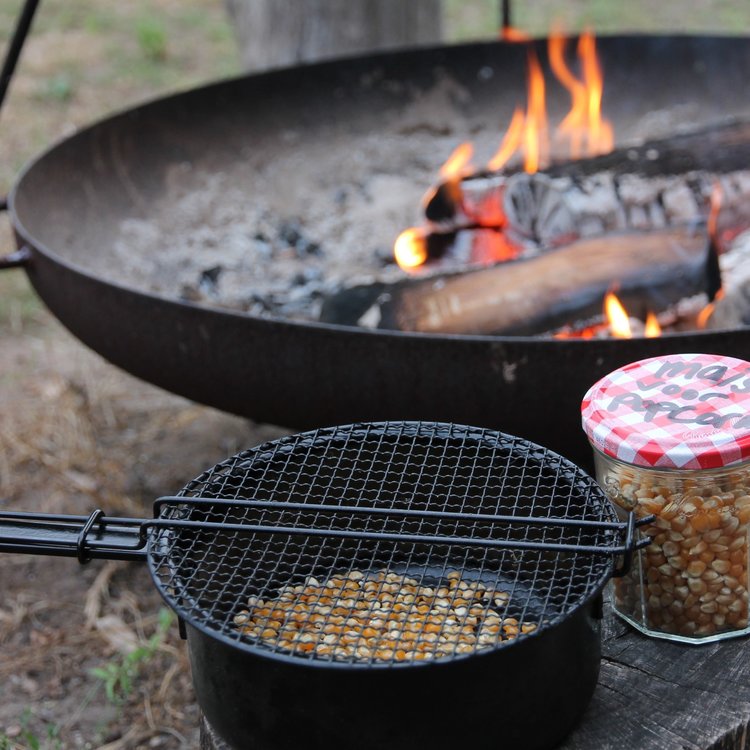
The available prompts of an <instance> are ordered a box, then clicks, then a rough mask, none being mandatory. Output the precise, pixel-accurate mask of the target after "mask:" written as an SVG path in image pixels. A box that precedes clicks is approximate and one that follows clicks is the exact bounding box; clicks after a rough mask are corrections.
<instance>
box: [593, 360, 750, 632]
mask: <svg viewBox="0 0 750 750" xmlns="http://www.w3.org/2000/svg"><path fill="white" fill-rule="evenodd" d="M582 415H583V427H584V430H585V432H586V434H587V435H588V438H589V441H590V442H591V444H592V446H593V448H594V459H595V466H596V476H597V480H598V481H599V483H600V484H601V485H602V487H603V488H604V490H605V492H606V493H607V494H608V495H609V497H610V498H611V500H612V501H613V502H614V503H615V505H616V506H617V507H618V509H619V510H620V511H621V512H622V513H623V514H624V513H626V512H627V511H631V510H632V511H634V513H635V514H636V516H637V517H641V518H643V517H646V516H651V515H653V516H654V519H653V521H652V522H650V523H647V524H646V525H645V526H643V527H641V533H643V534H646V535H647V536H648V537H649V539H650V544H649V545H648V546H647V547H645V548H644V549H642V550H640V551H639V552H638V553H636V556H635V558H634V562H633V565H632V566H631V568H630V571H629V572H628V573H627V574H626V575H625V576H624V577H622V578H617V579H614V581H613V587H614V591H613V606H614V609H615V612H616V613H617V614H618V615H619V616H620V617H622V618H623V619H625V620H627V621H628V622H629V623H630V624H631V625H633V626H634V627H636V628H638V629H639V630H641V631H642V632H644V633H646V634H648V635H652V636H656V637H659V638H667V639H670V640H675V641H683V642H688V643H705V642H709V641H716V640H720V639H722V638H730V637H733V636H738V635H744V634H746V633H749V632H750V628H749V627H748V581H747V577H748V567H749V566H748V549H749V547H748V529H750V362H745V361H743V360H739V359H734V358H731V357H721V356H717V355H710V354H677V355H663V356H659V357H653V358H651V359H645V360H642V361H640V362H634V363H633V364H630V365H626V366H625V367H622V368H620V369H619V370H615V371H614V372H612V373H610V374H609V375H607V376H606V377H605V378H603V379H602V380H600V381H599V382H598V383H596V385H594V386H593V387H592V388H591V389H590V390H589V392H588V393H587V394H586V396H585V398H584V400H583V404H582Z"/></svg>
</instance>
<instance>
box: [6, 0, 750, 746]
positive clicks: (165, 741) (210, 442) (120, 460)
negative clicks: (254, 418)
mask: <svg viewBox="0 0 750 750" xmlns="http://www.w3.org/2000/svg"><path fill="white" fill-rule="evenodd" d="M453 5H456V3H454V4H453ZM486 5H488V6H489V5H492V8H493V9H494V7H495V5H494V4H486ZM538 5H544V4H543V3H540V4H538ZM547 5H549V3H547ZM581 5H582V3H570V4H569V6H570V7H571V8H576V9H579V10H580V8H579V6H581ZM606 5H607V3H606V2H604V1H603V0H600V2H598V3H593V4H592V6H593V7H595V8H596V9H597V12H601V13H602V14H604V12H605V11H606V10H607V9H606V7H605V6H606ZM625 5H627V6H628V7H629V6H630V4H625ZM671 5H672V6H681V4H680V3H672V4H671ZM695 5H696V7H699V10H700V13H701V14H704V15H705V14H708V13H709V10H710V9H709V6H712V7H714V10H715V12H714V13H713V15H712V16H711V18H712V19H713V20H714V21H715V20H716V19H717V18H719V17H720V15H721V12H723V13H725V15H726V16H727V19H728V20H727V22H726V24H725V27H726V29H727V30H732V29H733V28H736V24H739V23H743V22H744V21H745V20H750V19H740V18H739V17H738V16H739V15H740V12H739V11H738V10H736V7H737V4H736V3H727V2H720V1H719V0H716V2H714V3H709V2H707V1H706V2H701V3H695ZM19 7H20V2H15V0H0V43H2V44H3V45H4V43H5V41H7V33H8V32H9V30H10V28H11V26H12V23H13V19H14V18H15V14H16V12H17V10H18V8H19ZM535 7H536V6H535ZM545 7H546V6H545ZM493 12H494V10H493ZM746 15H750V14H746ZM485 16H487V9H486V8H484V9H483V10H482V12H481V13H479V14H478V15H477V18H483V17H485ZM730 16H731V18H730ZM701 17H702V16H701ZM576 18H578V17H577V16H576ZM464 20H465V21H466V23H467V24H469V22H471V23H474V24H476V23H477V21H476V18H474V16H472V15H471V14H467V15H466V17H465V19H464ZM679 20H680V24H682V22H683V21H684V19H683V18H682V16H680V19H679ZM483 22H484V21H483ZM467 28H468V26H467ZM474 28H475V26H471V29H470V30H468V31H466V33H467V35H468V34H470V33H471V31H472V30H473V29H474ZM237 61H238V56H237V54H236V50H235V49H234V45H233V40H232V37H231V33H230V31H229V29H228V27H227V24H226V21H225V19H224V16H223V10H222V7H221V3H220V2H218V1H217V2H209V1H208V0H159V1H158V2H152V3H147V2H141V0H120V2H118V3H116V4H115V3H102V2H94V1H93V0H47V1H46V2H44V3H42V4H41V10H40V13H39V18H38V21H37V23H36V25H35V30H34V35H33V37H32V39H31V40H30V42H29V44H28V47H27V49H26V50H25V53H24V57H23V59H22V62H21V65H20V68H19V73H18V76H17V78H16V79H14V82H13V87H12V92H11V95H10V96H9V97H8V100H7V102H6V104H5V106H4V108H3V111H2V114H1V115H0V194H4V193H5V191H7V190H8V189H9V187H10V185H11V183H12V179H13V176H14V175H15V174H16V173H17V171H18V170H19V169H20V167H21V165H22V164H23V162H24V161H25V160H26V159H27V158H29V157H30V156H31V155H32V154H34V153H36V152H38V151H39V149H41V148H42V147H43V146H45V145H47V144H49V143H51V142H52V141H54V140H55V139H56V138H59V137H61V136H62V135H64V134H66V133H69V132H72V131H73V130H74V129H75V128H76V127H78V126H80V125H83V124H85V123H87V122H90V121H92V120H93V119H96V118H98V117H100V116H103V115H104V114H106V113H107V112H108V111H111V110H113V109H117V108H119V107H121V106H125V105H126V104H129V103H133V104H134V103H135V102H136V101H138V100H140V99H142V98H144V97H146V96H153V95H157V94H158V93H160V92H162V91H165V90H171V89H173V88H175V87H186V86H189V85H191V84H193V83H196V82H197V81H199V80H205V79H210V78H214V77H219V76H223V75H228V74H230V73H234V72H237V69H238V67H237V66H238V62H237ZM0 219H1V220H2V223H1V224H0V255H1V254H3V253H4V252H5V251H6V250H9V249H10V248H11V247H12V238H11V235H10V231H9V227H8V224H7V221H5V217H2V216H0ZM284 432H285V431H284V430H283V429H281V428H277V427H273V426H268V425H255V424H250V423H248V422H247V421H244V420H240V419H237V418H234V417H231V416H229V415H226V414H221V413H218V412H216V411H214V410H211V409H208V408H204V407H200V406H197V405H195V404H192V403H190V402H187V401H185V400H183V399H180V398H177V397H175V396H172V395H170V394H167V393H165V392H163V391H160V390H158V389H156V388H154V387H151V386H149V385H147V384H144V383H142V382H140V381H137V380H135V379H134V378H131V377H130V376H128V375H126V374H124V373H123V372H121V371H120V370H118V369H116V368H114V367H113V366H111V365H109V364H108V363H106V362H105V361H103V360H102V359H101V358H100V357H98V356H97V355H95V354H93V353H92V352H90V351H89V350H87V349H86V348H85V347H83V346H82V345H81V344H80V343H78V342H77V341H76V340H75V339H74V338H73V337H72V336H71V335H69V334H68V333H67V332H66V331H65V330H64V329H63V328H62V327H61V326H60V325H59V324H58V323H57V322H56V321H55V320H54V318H52V316H51V315H50V314H49V313H47V312H46V311H45V310H44V309H43V308H42V307H41V305H40V303H39V302H38V301H37V300H36V298H35V296H34V294H33V292H32V291H31V290H30V289H29V287H28V284H27V282H26V281H25V277H24V276H23V274H22V273H21V272H20V271H9V272H4V273H2V274H0V509H1V510H8V509H14V510H17V509H24V510H31V511H39V512H56V513H57V512H65V513H81V514H83V513H89V512H90V511H91V510H92V509H94V508H97V507H101V508H103V509H105V511H106V512H108V513H113V514H122V515H129V516H143V515H148V514H150V507H149V506H150V503H151V501H153V499H155V498H156V497H158V496H159V495H161V494H171V493H173V492H175V491H176V490H178V489H179V488H180V487H181V486H183V485H184V484H185V483H186V482H187V481H188V480H190V479H191V478H193V477H194V476H196V475H197V474H199V473H200V472H201V471H202V470H203V469H205V468H207V467H209V466H211V465H213V464H214V463H216V462H217V461H218V460H220V459H223V458H224V457H226V456H228V455H230V454H232V453H233V452H236V451H237V450H240V449H242V448H245V447H249V446H252V445H256V444H258V443H260V442H262V441H264V440H266V439H271V438H273V437H276V436H278V435H280V434H284ZM197 716H198V709H197V706H196V704H195V700H194V696H193V691H192V687H191V682H190V673H189V665H188V664H187V659H186V655H185V648H184V644H183V643H182V642H181V641H180V638H179V635H178V631H177V626H176V623H175V622H174V621H173V620H172V621H170V620H169V616H168V612H167V611H166V610H164V609H163V608H162V605H161V602H160V599H159V597H158V595H157V593H156V591H155V589H154V587H153V586H152V584H151V581H150V577H149V574H148V571H147V569H146V566H145V565H141V564H136V563H112V562H93V563H91V564H89V565H87V566H83V567H81V566H79V565H78V563H77V562H76V561H75V560H72V559H56V558H43V557H28V556H22V555H0V750H20V749H24V750H26V749H29V750H67V749H68V748H99V749H100V750H132V749H135V748H151V747H153V748H194V747H196V745H197V731H198V729H197V728H198V722H197Z"/></svg>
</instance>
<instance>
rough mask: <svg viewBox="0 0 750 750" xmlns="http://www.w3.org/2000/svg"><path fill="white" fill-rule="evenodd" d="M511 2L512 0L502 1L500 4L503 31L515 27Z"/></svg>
mask: <svg viewBox="0 0 750 750" xmlns="http://www.w3.org/2000/svg"><path fill="white" fill-rule="evenodd" d="M511 2H512V0H501V2H500V28H501V29H502V30H503V31H504V30H505V29H509V28H510V27H511V26H512V25H513V21H512V12H511Z"/></svg>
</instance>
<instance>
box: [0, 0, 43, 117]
mask: <svg viewBox="0 0 750 750" xmlns="http://www.w3.org/2000/svg"><path fill="white" fill-rule="evenodd" d="M38 5H39V0H25V2H24V4H23V8H22V9H21V15H20V16H19V18H18V22H17V23H16V29H15V31H14V32H13V36H12V37H11V40H10V44H9V45H8V51H7V53H6V55H5V60H3V68H2V71H1V72H0V112H2V108H3V101H4V100H5V94H6V93H7V91H8V86H9V85H10V79H11V78H12V77H13V71H15V69H16V63H17V62H18V58H19V57H20V56H21V50H22V49H23V44H24V42H25V41H26V37H27V35H28V33H29V29H31V22H32V21H33V20H34V13H36V9H37V6H38Z"/></svg>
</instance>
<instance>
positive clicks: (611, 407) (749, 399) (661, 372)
mask: <svg viewBox="0 0 750 750" xmlns="http://www.w3.org/2000/svg"><path fill="white" fill-rule="evenodd" d="M581 413H582V416H583V429H584V431H585V432H586V434H587V435H588V438H589V440H590V441H591V444H592V445H593V446H594V447H595V448H597V449H599V450H600V451H601V452H602V453H604V454H606V455H607V456H611V457H612V458H616V459H618V460H620V461H624V462H625V463H629V464H633V465H634V466H644V467H650V468H655V469H716V468H720V467H723V466H731V465H733V464H736V463H739V462H741V461H745V460H748V459H750V362H745V361H743V360H741V359H734V358H733V357H720V356H718V355H715V354H665V355H662V356H660V357H652V358H650V359H643V360H641V361H639V362H633V363H632V364H629V365H626V366H625V367H621V368H620V369H619V370H615V371H614V372H611V373H610V374H609V375H607V376H606V377H604V378H602V379H601V380H600V381H599V382H598V383H596V385H594V386H592V387H591V389H590V390H589V392H588V393H587V394H586V396H585V397H584V399H583V403H582V404H581Z"/></svg>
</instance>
